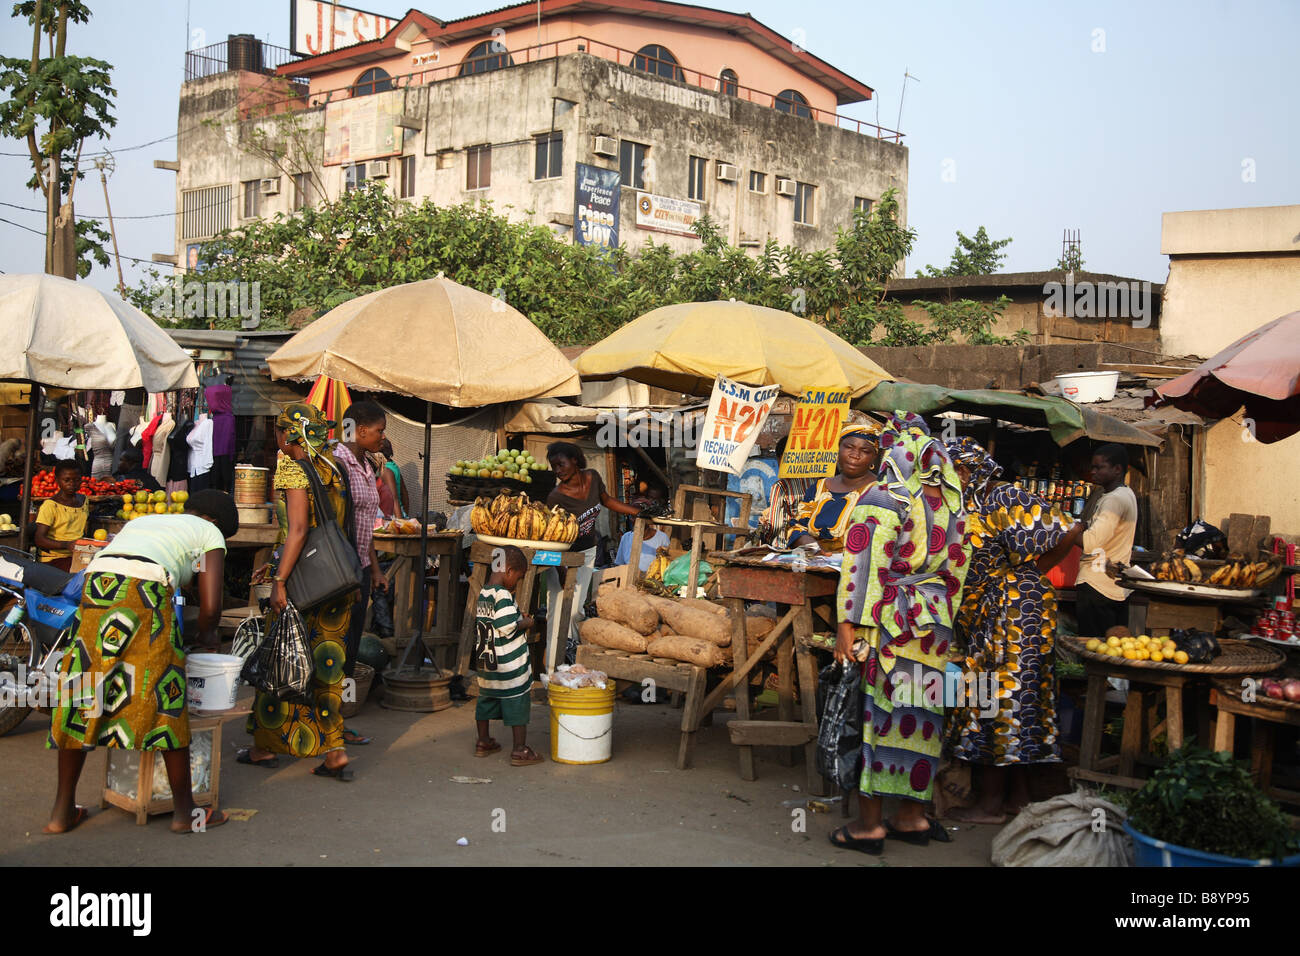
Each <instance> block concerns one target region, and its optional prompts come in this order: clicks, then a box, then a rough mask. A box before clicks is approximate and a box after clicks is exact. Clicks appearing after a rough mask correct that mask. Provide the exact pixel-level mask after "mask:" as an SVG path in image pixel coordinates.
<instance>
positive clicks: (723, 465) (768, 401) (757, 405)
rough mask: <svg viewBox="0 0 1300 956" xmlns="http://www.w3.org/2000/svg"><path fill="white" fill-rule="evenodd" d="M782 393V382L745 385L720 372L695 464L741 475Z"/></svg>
mask: <svg viewBox="0 0 1300 956" xmlns="http://www.w3.org/2000/svg"><path fill="white" fill-rule="evenodd" d="M779 394H781V386H779V385H763V386H754V385H744V384H742V383H740V382H733V381H732V380H731V379H729V378H726V377H725V376H722V375H719V376H718V377H717V380H716V381H714V383H713V394H712V395H711V396H710V397H709V411H708V414H706V415H705V416H704V430H703V432H702V433H701V435H700V444H699V448H698V449H697V450H696V461H695V463H696V465H698V466H699V467H700V468H713V469H715V470H717V471H727V472H730V473H731V474H733V475H739V474H741V473H742V472H743V471H744V470H745V461H746V459H748V458H749V453H750V451H751V450H752V449H753V447H754V442H755V441H757V440H758V432H759V430H760V429H761V428H762V427H763V422H764V421H766V419H767V413H768V412H770V411H771V410H772V402H773V401H775V400H776V397H777V396H778V395H779Z"/></svg>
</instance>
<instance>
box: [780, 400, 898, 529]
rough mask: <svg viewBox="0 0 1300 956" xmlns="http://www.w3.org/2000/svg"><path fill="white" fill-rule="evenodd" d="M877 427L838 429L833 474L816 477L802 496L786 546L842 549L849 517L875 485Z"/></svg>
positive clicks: (846, 427)
mask: <svg viewBox="0 0 1300 956" xmlns="http://www.w3.org/2000/svg"><path fill="white" fill-rule="evenodd" d="M879 431H880V428H879V426H877V425H875V424H874V423H873V424H858V423H855V422H849V423H847V424H845V425H844V427H843V428H841V429H840V442H839V457H838V458H837V459H836V462H835V474H834V475H832V476H831V477H830V478H819V479H818V480H817V482H816V483H815V484H813V485H811V486H810V487H809V488H808V489H807V490H806V491H805V492H804V496H803V502H802V503H801V504H800V506H799V514H798V517H797V518H795V520H794V521H792V522H791V523H790V535H789V540H790V543H789V546H790V547H791V548H798V547H801V546H803V545H806V544H816V545H817V546H818V547H820V548H821V549H822V550H823V551H826V552H830V553H834V552H837V551H843V550H844V535H845V533H846V532H847V531H848V529H849V516H850V515H851V514H852V513H853V509H854V508H855V507H857V504H858V499H860V498H861V497H862V496H863V495H864V494H865V493H866V492H867V490H868V489H869V488H871V486H872V485H874V484H875V483H876V462H877V460H878V459H879V457H880V449H879V448H878V447H877V446H876V438H875V436H876V434H877V433H878V432H879Z"/></svg>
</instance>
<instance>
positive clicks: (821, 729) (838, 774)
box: [817, 663, 862, 794]
mask: <svg viewBox="0 0 1300 956" xmlns="http://www.w3.org/2000/svg"><path fill="white" fill-rule="evenodd" d="M817 715H818V716H817V721H818V725H817V772H818V773H820V774H821V775H822V776H823V777H825V778H826V780H827V781H828V782H829V783H832V784H834V785H836V786H838V787H839V788H840V790H842V791H843V792H844V793H846V794H847V793H851V792H853V791H854V790H856V789H857V788H858V781H859V773H858V765H859V763H860V762H861V759H862V671H861V668H859V667H858V665H857V664H853V663H849V664H838V663H835V664H828V665H827V666H826V667H823V668H822V669H821V672H820V673H819V674H818V675H817Z"/></svg>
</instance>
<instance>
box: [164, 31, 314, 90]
mask: <svg viewBox="0 0 1300 956" xmlns="http://www.w3.org/2000/svg"><path fill="white" fill-rule="evenodd" d="M296 59H298V57H297V56H296V55H295V54H294V53H293V52H291V51H290V50H289V49H288V48H287V47H282V46H273V45H271V44H270V43H264V42H263V41H261V40H259V39H257V37H255V36H252V35H251V34H245V35H243V36H232V37H229V38H228V39H227V40H226V41H225V42H223V43H213V44H211V45H210V46H205V47H199V48H198V49H194V50H186V51H185V79H187V80H201V79H203V78H204V77H205V76H215V75H216V74H218V73H226V72H228V71H230V70H247V71H249V72H250V73H267V74H272V73H275V72H276V70H277V69H279V68H280V67H282V66H284V64H286V63H292V62H293V61H294V60H296Z"/></svg>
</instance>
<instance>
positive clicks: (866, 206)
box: [853, 196, 871, 216]
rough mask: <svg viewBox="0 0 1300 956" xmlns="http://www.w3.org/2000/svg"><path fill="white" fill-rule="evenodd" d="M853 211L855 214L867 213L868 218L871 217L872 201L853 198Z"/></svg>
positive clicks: (859, 197) (858, 197)
mask: <svg viewBox="0 0 1300 956" xmlns="http://www.w3.org/2000/svg"><path fill="white" fill-rule="evenodd" d="M853 211H854V212H855V213H856V212H864V213H866V214H867V215H868V216H870V215H871V200H870V199H863V198H862V197H861V196H854V197H853Z"/></svg>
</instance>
